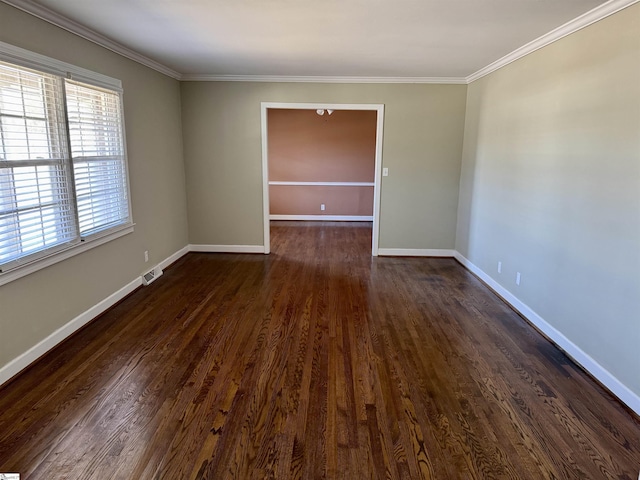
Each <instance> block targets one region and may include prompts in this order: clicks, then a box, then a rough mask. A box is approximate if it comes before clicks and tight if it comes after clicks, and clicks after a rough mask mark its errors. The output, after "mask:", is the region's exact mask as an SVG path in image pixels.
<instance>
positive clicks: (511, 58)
mask: <svg viewBox="0 0 640 480" xmlns="http://www.w3.org/2000/svg"><path fill="white" fill-rule="evenodd" d="M639 1H640V0H609V1H608V2H606V3H603V4H602V5H599V6H597V7H595V8H594V9H592V10H589V11H588V12H587V13H584V14H582V15H580V16H579V17H576V18H574V19H573V20H570V21H568V22H567V23H565V24H564V25H561V26H559V27H558V28H556V29H554V30H551V31H550V32H549V33H546V34H544V35H542V36H541V37H538V38H536V39H535V40H533V41H532V42H529V43H527V44H526V45H523V46H522V47H520V48H518V49H516V50H514V51H513V52H511V53H509V54H507V55H505V56H504V57H502V58H500V59H498V60H496V61H495V62H493V63H491V64H489V65H487V66H486V67H484V68H481V69H480V70H478V71H477V72H475V73H472V74H471V75H469V76H468V77H467V78H466V83H471V82H475V81H476V80H478V79H479V78H482V77H484V76H486V75H489V74H490V73H492V72H495V71H496V70H498V69H500V68H502V67H504V66H506V65H509V64H510V63H512V62H515V61H516V60H518V59H519V58H522V57H524V56H525V55H529V54H530V53H533V52H535V51H536V50H539V49H541V48H542V47H546V46H547V45H549V44H551V43H553V42H556V41H558V40H560V39H561V38H564V37H566V36H567V35H571V34H572V33H574V32H577V31H578V30H581V29H583V28H585V27H588V26H589V25H591V24H593V23H596V22H598V21H600V20H602V19H603V18H606V17H608V16H610V15H613V14H614V13H617V12H619V11H620V10H623V9H625V8H627V7H630V6H631V5H633V4H635V3H638V2H639Z"/></svg>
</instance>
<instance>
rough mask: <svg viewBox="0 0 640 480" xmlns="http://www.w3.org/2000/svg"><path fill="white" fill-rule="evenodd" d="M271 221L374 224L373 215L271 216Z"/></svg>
mask: <svg viewBox="0 0 640 480" xmlns="http://www.w3.org/2000/svg"><path fill="white" fill-rule="evenodd" d="M269 220H312V221H317V220H319V221H326V222H373V215H369V216H366V215H276V214H272V215H269Z"/></svg>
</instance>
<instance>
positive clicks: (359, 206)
mask: <svg viewBox="0 0 640 480" xmlns="http://www.w3.org/2000/svg"><path fill="white" fill-rule="evenodd" d="M322 203H324V204H325V210H324V211H322V210H320V204H322ZM269 211H270V212H271V213H272V214H278V215H351V216H368V217H370V216H372V215H373V187H333V186H310V185H305V186H297V185H296V186H293V185H271V187H270V188H269Z"/></svg>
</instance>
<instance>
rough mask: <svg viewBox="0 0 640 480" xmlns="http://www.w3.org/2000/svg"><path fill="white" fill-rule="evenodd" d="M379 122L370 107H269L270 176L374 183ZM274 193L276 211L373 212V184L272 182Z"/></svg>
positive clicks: (272, 210) (289, 179) (286, 179)
mask: <svg viewBox="0 0 640 480" xmlns="http://www.w3.org/2000/svg"><path fill="white" fill-rule="evenodd" d="M376 122H377V112H376V111H371V110H368V111H366V110H365V111H362V110H360V111H352V110H336V111H334V112H333V114H331V115H329V114H328V113H326V112H325V114H324V115H322V116H321V115H318V114H317V113H316V111H315V110H296V109H269V110H268V111H267V128H268V148H269V151H268V155H269V181H280V182H360V183H373V181H374V177H375V150H376ZM269 196H270V213H271V214H279V215H349V216H371V215H372V214H373V187H361V186H360V187H354V186H290V185H271V186H270V187H269ZM321 203H324V204H325V205H326V210H325V211H321V210H320V204H321Z"/></svg>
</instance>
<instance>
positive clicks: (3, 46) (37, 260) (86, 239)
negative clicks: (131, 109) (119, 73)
mask: <svg viewBox="0 0 640 480" xmlns="http://www.w3.org/2000/svg"><path fill="white" fill-rule="evenodd" d="M0 60H1V61H3V62H7V63H11V64H14V65H16V66H18V67H25V68H28V69H32V70H36V71H40V72H42V73H48V74H51V75H55V76H58V77H60V81H61V82H62V83H63V84H64V82H65V80H72V81H75V82H81V83H84V84H87V85H90V86H95V87H97V88H102V89H108V90H110V91H113V92H114V93H117V95H118V98H119V107H120V122H121V126H122V132H121V134H122V142H123V163H124V174H125V182H126V187H125V194H126V196H127V207H128V213H129V216H128V219H127V220H126V221H125V222H124V223H121V224H119V225H115V226H112V227H109V228H106V229H104V230H100V231H97V232H95V233H92V234H90V235H87V236H82V235H80V236H79V237H78V241H77V242H74V243H70V244H63V245H60V246H57V247H53V248H51V249H50V250H43V251H41V252H37V253H33V254H30V255H25V256H24V257H21V260H24V259H26V260H25V261H20V262H19V263H18V264H17V265H15V266H10V267H9V268H8V269H7V270H5V271H3V272H0V286H2V285H5V284H7V283H9V282H12V281H14V280H17V279H18V278H21V277H24V276H26V275H29V274H31V273H34V272H36V271H38V270H41V269H43V268H46V267H48V266H50V265H53V264H55V263H58V262H61V261H63V260H66V259H68V258H71V257H73V256H75V255H78V254H80V253H83V252H85V251H88V250H91V249H92V248H95V247H98V246H100V245H103V244H105V243H107V242H110V241H112V240H115V239H117V238H120V237H122V236H124V235H127V234H129V233H132V232H133V231H134V226H135V223H134V222H133V210H132V206H131V177H130V175H129V162H128V155H127V139H126V128H125V115H124V99H123V89H122V82H121V81H120V80H118V79H115V78H112V77H109V76H107V75H103V74H101V73H97V72H93V71H90V70H87V69H84V68H82V67H77V66H75V65H71V64H69V63H66V62H62V61H59V60H56V59H53V58H50V57H47V56H45V55H40V54H38V53H34V52H31V51H29V50H25V49H23V48H20V47H16V46H14V45H10V44H8V43H4V42H0ZM63 88H64V85H63ZM65 101H66V100H65ZM65 128H66V129H68V128H69V126H68V124H67V125H65ZM67 135H68V134H67ZM69 148H70V146H69ZM69 156H70V158H69V159H68V161H69V164H68V165H69V168H73V159H72V158H71V153H70V152H69ZM69 188H71V189H72V190H75V186H74V184H73V183H72V184H70V185H69ZM74 195H75V193H74ZM75 208H77V206H76V207H75ZM75 214H76V218H77V212H76V213H75ZM29 257H32V258H29Z"/></svg>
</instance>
